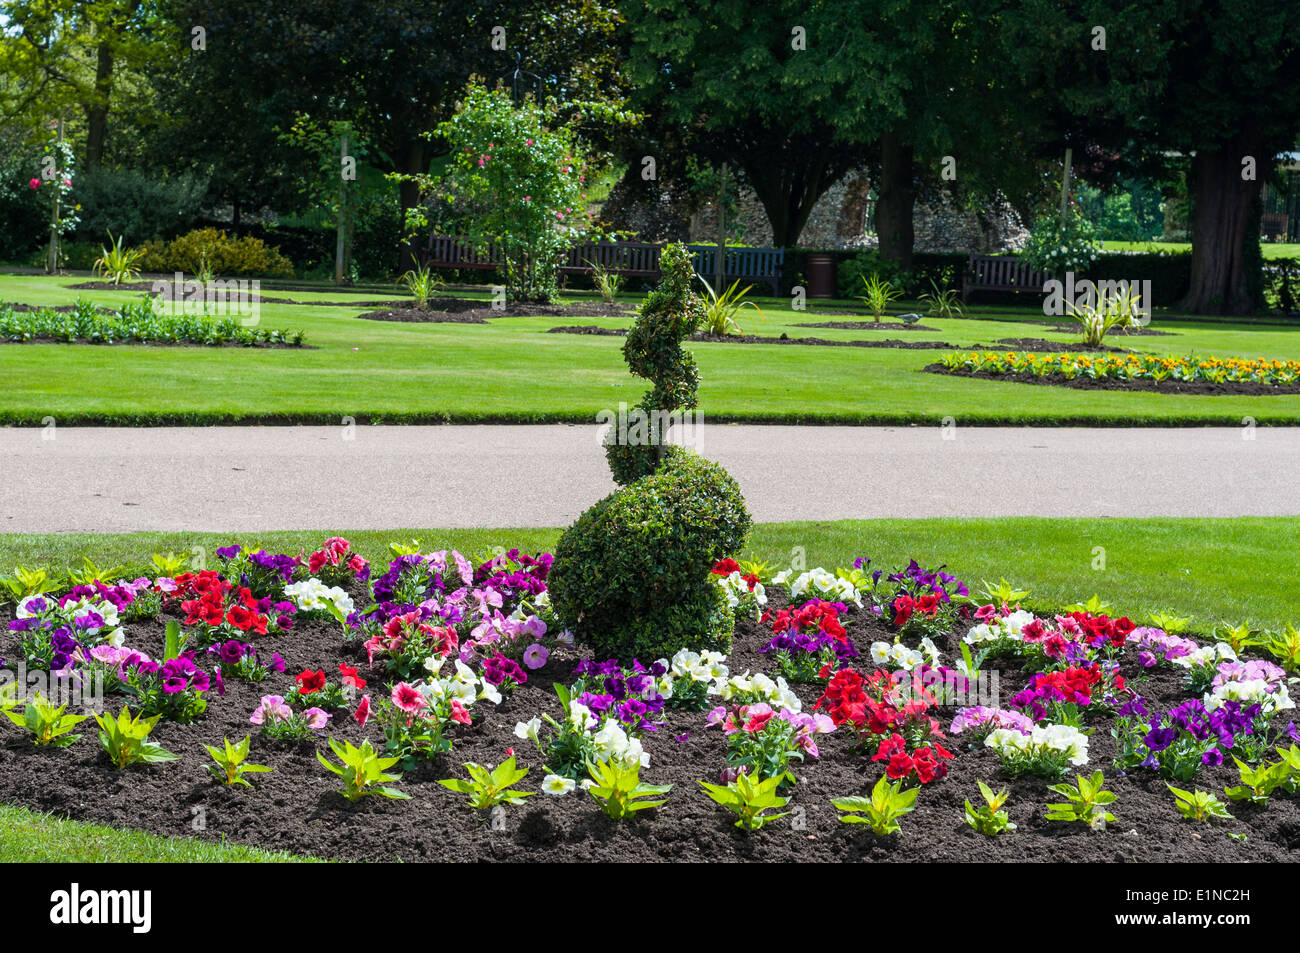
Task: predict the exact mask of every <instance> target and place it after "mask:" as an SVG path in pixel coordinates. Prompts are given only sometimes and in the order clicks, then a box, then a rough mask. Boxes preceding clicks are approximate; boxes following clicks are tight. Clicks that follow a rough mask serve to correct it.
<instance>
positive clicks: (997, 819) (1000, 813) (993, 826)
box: [966, 781, 1016, 837]
mask: <svg viewBox="0 0 1300 953" xmlns="http://www.w3.org/2000/svg"><path fill="white" fill-rule="evenodd" d="M975 783H976V784H978V785H979V789H980V796H981V797H982V798H983V799H984V803H983V804H981V805H980V806H979V807H978V808H976V807H974V806H972V805H971V802H970V801H967V802H966V823H967V824H969V825H970V826H971V827H973V828H974V829H975V830H976V831H977V832H978V833H980V834H983V835H985V836H986V837H994V836H996V835H998V834H1001V833H1002V832H1003V831H1014V830H1015V829H1016V825H1015V824H1013V823H1012V822H1011V818H1010V816H1008V814H1007V812H1006V811H1004V810H1002V805H1003V804H1005V803H1006V802H1007V797H1008V796H1009V793H1008V792H1007V790H1006V789H1005V788H1003V789H1002V790H1001V791H999V792H998V793H997V794H994V793H993V789H992V788H990V787H989V786H988V785H987V784H985V783H984V782H983V781H976V782H975Z"/></svg>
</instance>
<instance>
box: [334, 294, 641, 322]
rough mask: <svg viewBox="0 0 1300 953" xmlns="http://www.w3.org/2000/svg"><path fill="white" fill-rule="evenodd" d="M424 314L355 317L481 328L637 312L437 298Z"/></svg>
mask: <svg viewBox="0 0 1300 953" xmlns="http://www.w3.org/2000/svg"><path fill="white" fill-rule="evenodd" d="M429 304H430V307H429V308H428V309H427V310H423V309H420V308H399V309H391V310H387V311H368V312H366V313H365V314H359V315H357V317H359V318H364V319H365V320H367V321H403V322H413V323H430V324H441V323H452V324H484V323H486V322H487V321H488V320H489V319H493V318H531V317H537V316H539V315H544V316H548V317H585V318H627V317H632V316H633V315H634V314H635V313H636V312H635V310H634V309H630V308H620V307H617V306H615V307H610V306H608V305H605V304H571V305H551V304H522V303H519V302H515V303H511V304H507V305H506V307H505V308H504V309H501V310H498V309H496V308H493V307H492V306H491V304H490V303H488V302H485V301H470V300H468V299H465V298H438V299H435V300H433V301H431V302H430V303H429Z"/></svg>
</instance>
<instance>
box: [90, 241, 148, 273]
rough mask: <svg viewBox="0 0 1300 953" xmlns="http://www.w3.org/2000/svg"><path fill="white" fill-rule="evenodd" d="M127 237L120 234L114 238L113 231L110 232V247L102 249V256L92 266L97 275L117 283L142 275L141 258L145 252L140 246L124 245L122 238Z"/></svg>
mask: <svg viewBox="0 0 1300 953" xmlns="http://www.w3.org/2000/svg"><path fill="white" fill-rule="evenodd" d="M125 237H126V236H124V235H119V236H118V237H117V238H116V239H114V238H113V233H112V232H109V233H108V241H109V247H107V248H103V249H100V256H99V257H98V258H97V259H95V264H94V267H92V268H91V271H92V273H93V274H94V275H95V276H96V277H101V276H102V277H104V278H107V279H108V280H109V281H111V282H112V283H113V284H115V285H120V284H121V283H122V282H123V281H130V280H131V279H132V278H138V277H140V259H142V258H143V257H144V252H143V251H141V250H140V249H138V248H124V247H122V239H123V238H125Z"/></svg>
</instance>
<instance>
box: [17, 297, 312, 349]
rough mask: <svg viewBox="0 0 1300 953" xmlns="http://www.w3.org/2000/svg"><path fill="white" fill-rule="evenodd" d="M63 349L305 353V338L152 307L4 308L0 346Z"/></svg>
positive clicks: (236, 322)
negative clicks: (178, 347) (158, 347)
mask: <svg viewBox="0 0 1300 953" xmlns="http://www.w3.org/2000/svg"><path fill="white" fill-rule="evenodd" d="M51 341H52V342H58V343H62V344H76V343H83V344H182V345H183V344H189V345H207V346H213V347H220V346H236V347H301V346H302V344H303V332H301V331H280V330H276V329H274V328H258V327H244V325H243V324H241V323H240V321H239V320H237V319H235V318H210V317H207V316H204V315H188V314H178V315H166V314H160V313H158V312H156V311H154V310H153V308H152V306H151V305H149V304H148V303H143V304H126V305H123V306H122V307H121V308H120V309H119V310H118V311H117V312H111V313H107V314H105V313H104V312H102V311H100V310H99V309H97V308H96V307H95V306H94V305H91V304H88V303H86V302H78V304H77V305H76V306H74V307H73V308H71V309H70V310H59V309H55V308H40V309H37V310H32V311H17V310H15V309H13V308H11V307H10V306H9V305H7V304H0V342H3V343H10V344H13V343H25V342H51Z"/></svg>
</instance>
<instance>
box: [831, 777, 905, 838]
mask: <svg viewBox="0 0 1300 953" xmlns="http://www.w3.org/2000/svg"><path fill="white" fill-rule="evenodd" d="M920 792H921V789H920V788H908V789H907V790H906V791H904V790H903V782H902V781H893V782H891V781H890V780H889V779H888V778H886V777H885V776H884V775H881V777H880V780H879V781H877V782H876V785H875V787H873V788H872V789H871V797H860V796H858V795H854V796H852V797H833V798H831V804H832V805H833V806H834V807H835V809H836V810H838V811H843V812H844V813H843V814H841V815H840V821H841V822H842V823H845V824H868V825H870V827H871V833H873V834H875V835H876V836H877V837H883V836H885V835H886V834H897V833H898V832H899V831H900V830H902V827H901V826H899V823H898V819H899V818H900V817H902V816H903V815H904V814H910V813H912V811H914V810H916V796H917V795H918V794H919V793H920Z"/></svg>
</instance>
